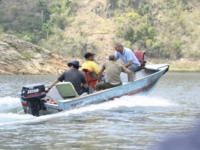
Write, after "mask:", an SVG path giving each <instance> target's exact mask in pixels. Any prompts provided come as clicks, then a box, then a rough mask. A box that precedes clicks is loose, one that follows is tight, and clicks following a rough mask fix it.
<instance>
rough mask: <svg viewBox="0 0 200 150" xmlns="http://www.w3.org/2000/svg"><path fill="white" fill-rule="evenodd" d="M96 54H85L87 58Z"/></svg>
mask: <svg viewBox="0 0 200 150" xmlns="http://www.w3.org/2000/svg"><path fill="white" fill-rule="evenodd" d="M94 55H95V54H93V53H86V54H85V55H84V57H85V59H88V58H89V57H90V56H94Z"/></svg>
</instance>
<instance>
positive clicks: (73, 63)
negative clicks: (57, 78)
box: [67, 60, 81, 69]
mask: <svg viewBox="0 0 200 150" xmlns="http://www.w3.org/2000/svg"><path fill="white" fill-rule="evenodd" d="M67 65H68V66H69V67H70V68H71V67H73V68H75V69H79V67H81V66H80V65H79V61H76V60H74V61H72V62H69V63H68V64H67Z"/></svg>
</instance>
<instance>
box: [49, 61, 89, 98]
mask: <svg viewBox="0 0 200 150" xmlns="http://www.w3.org/2000/svg"><path fill="white" fill-rule="evenodd" d="M68 66H69V67H70V69H69V70H66V71H65V72H63V73H62V74H61V75H60V76H59V77H58V78H57V79H56V80H55V81H54V82H53V83H52V84H51V85H50V86H49V87H48V90H47V92H48V91H49V90H50V89H51V88H52V87H53V86H54V85H55V84H56V83H58V82H62V81H65V82H71V83H72V85H73V86H74V88H75V90H76V92H77V93H78V94H79V95H81V94H82V93H84V92H87V93H88V94H89V87H88V85H87V83H86V77H85V74H84V73H83V72H82V71H80V70H78V69H79V67H81V66H80V65H79V62H78V61H72V62H69V63H68Z"/></svg>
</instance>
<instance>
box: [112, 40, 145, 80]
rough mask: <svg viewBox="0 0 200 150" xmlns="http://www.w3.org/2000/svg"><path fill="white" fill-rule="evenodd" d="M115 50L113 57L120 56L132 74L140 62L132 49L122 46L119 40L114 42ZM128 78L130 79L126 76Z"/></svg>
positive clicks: (137, 68) (138, 67) (117, 57)
mask: <svg viewBox="0 0 200 150" xmlns="http://www.w3.org/2000/svg"><path fill="white" fill-rule="evenodd" d="M115 50H116V52H115V58H116V59H119V58H120V59H121V60H122V61H123V63H124V66H125V67H126V68H128V69H129V70H130V71H131V72H132V73H133V75H134V74H135V72H136V71H138V70H139V69H140V66H141V64H140V62H139V61H138V59H137V58H136V56H135V54H134V53H133V51H132V50H130V49H129V48H126V47H124V46H123V45H122V44H121V43H120V42H117V43H115ZM128 80H129V81H130V78H128Z"/></svg>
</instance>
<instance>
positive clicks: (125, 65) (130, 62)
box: [124, 61, 132, 68]
mask: <svg viewBox="0 0 200 150" xmlns="http://www.w3.org/2000/svg"><path fill="white" fill-rule="evenodd" d="M131 65H132V61H129V62H128V63H126V64H124V67H126V68H127V67H128V66H131Z"/></svg>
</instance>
